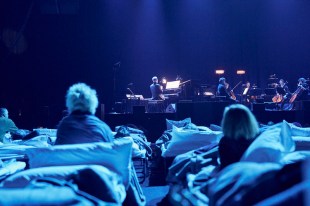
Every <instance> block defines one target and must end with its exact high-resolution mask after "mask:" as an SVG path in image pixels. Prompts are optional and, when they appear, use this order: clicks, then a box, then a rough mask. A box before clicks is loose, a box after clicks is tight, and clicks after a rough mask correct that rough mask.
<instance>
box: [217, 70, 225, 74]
mask: <svg viewBox="0 0 310 206" xmlns="http://www.w3.org/2000/svg"><path fill="white" fill-rule="evenodd" d="M224 73H225V71H224V70H223V69H217V70H215V74H224Z"/></svg>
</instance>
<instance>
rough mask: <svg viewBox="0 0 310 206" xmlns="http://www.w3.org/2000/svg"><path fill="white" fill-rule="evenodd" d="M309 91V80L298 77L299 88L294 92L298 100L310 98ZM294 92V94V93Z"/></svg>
mask: <svg viewBox="0 0 310 206" xmlns="http://www.w3.org/2000/svg"><path fill="white" fill-rule="evenodd" d="M308 93H309V85H308V84H307V80H306V79H305V78H303V77H301V78H299V79H298V84H297V89H296V91H295V92H294V94H296V95H297V100H298V101H301V100H308ZM294 94H293V95H294Z"/></svg>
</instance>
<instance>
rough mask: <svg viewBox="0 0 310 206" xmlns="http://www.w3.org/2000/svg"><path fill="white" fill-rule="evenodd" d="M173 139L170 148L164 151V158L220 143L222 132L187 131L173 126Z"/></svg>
mask: <svg viewBox="0 0 310 206" xmlns="http://www.w3.org/2000/svg"><path fill="white" fill-rule="evenodd" d="M171 135H172V138H171V141H170V143H169V144H168V147H167V149H166V150H165V151H163V153H162V156H163V157H174V156H176V155H179V154H182V153H185V152H188V151H190V150H193V149H198V148H200V147H203V146H206V145H208V144H210V143H214V142H218V141H219V138H220V137H221V136H222V132H216V131H199V130H186V129H182V128H177V127H175V126H173V129H172V133H171Z"/></svg>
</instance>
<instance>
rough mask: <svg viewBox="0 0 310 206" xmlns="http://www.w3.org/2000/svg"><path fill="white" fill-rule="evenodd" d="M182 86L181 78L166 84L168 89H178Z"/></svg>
mask: <svg viewBox="0 0 310 206" xmlns="http://www.w3.org/2000/svg"><path fill="white" fill-rule="evenodd" d="M179 87H180V80H177V81H172V82H167V84H166V88H165V89H166V90H176V89H179Z"/></svg>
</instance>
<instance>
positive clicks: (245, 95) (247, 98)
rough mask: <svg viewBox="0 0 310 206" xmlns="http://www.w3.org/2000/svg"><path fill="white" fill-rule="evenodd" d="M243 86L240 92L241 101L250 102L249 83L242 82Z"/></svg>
mask: <svg viewBox="0 0 310 206" xmlns="http://www.w3.org/2000/svg"><path fill="white" fill-rule="evenodd" d="M242 86H243V87H244V89H243V92H242V102H244V103H245V104H248V103H250V95H249V94H250V89H251V83H250V82H249V81H247V82H246V83H245V84H242Z"/></svg>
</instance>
